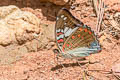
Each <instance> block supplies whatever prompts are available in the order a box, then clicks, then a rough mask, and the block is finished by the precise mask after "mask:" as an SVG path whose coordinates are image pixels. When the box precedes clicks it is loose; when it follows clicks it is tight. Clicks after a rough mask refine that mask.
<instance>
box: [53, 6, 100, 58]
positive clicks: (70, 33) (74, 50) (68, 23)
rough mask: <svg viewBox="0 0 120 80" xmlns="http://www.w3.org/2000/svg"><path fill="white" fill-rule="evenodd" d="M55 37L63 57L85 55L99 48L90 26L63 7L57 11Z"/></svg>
mask: <svg viewBox="0 0 120 80" xmlns="http://www.w3.org/2000/svg"><path fill="white" fill-rule="evenodd" d="M55 37H56V43H57V46H58V48H59V53H60V54H59V55H61V56H63V57H65V58H80V57H85V56H89V55H90V54H91V53H97V52H99V51H100V50H101V47H100V45H99V42H98V40H97V37H96V35H95V34H94V32H93V31H92V30H91V28H90V27H88V26H87V25H84V24H83V23H82V22H81V21H80V20H78V19H76V18H75V17H74V16H73V15H72V14H71V13H70V12H69V11H68V10H67V9H65V8H62V9H61V10H60V11H59V12H58V15H57V19H56V25H55Z"/></svg>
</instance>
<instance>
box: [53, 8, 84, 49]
mask: <svg viewBox="0 0 120 80" xmlns="http://www.w3.org/2000/svg"><path fill="white" fill-rule="evenodd" d="M78 24H79V26H83V23H82V22H80V21H79V20H78V19H76V18H75V17H73V16H72V14H71V13H70V12H69V11H68V10H67V9H64V8H62V9H61V10H60V11H59V12H58V14H57V19H56V25H55V26H56V29H55V30H56V31H55V36H56V41H57V45H58V47H59V48H60V49H62V46H63V44H64V42H65V41H66V39H67V38H68V37H69V36H70V35H71V34H72V33H73V32H74V31H76V30H77V29H78V27H79V26H78Z"/></svg>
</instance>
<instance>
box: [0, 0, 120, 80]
mask: <svg viewBox="0 0 120 80" xmlns="http://www.w3.org/2000/svg"><path fill="white" fill-rule="evenodd" d="M33 3H34V2H33ZM76 3H79V4H80V5H79V7H76V9H75V10H72V11H71V12H72V14H73V15H74V16H76V17H77V18H78V19H80V20H81V21H83V22H84V23H85V24H87V25H89V26H91V27H92V29H93V30H94V29H95V26H96V17H92V16H91V15H93V14H94V12H93V7H92V6H90V4H89V3H88V1H87V0H84V1H83V0H78V1H76ZM105 4H106V5H107V6H108V7H110V8H111V7H112V10H115V11H119V8H118V6H119V5H120V1H117V0H110V2H109V1H106V2H105ZM118 4H119V5H118ZM1 5H2V4H1ZM3 5H4V4H3ZM34 6H35V5H34ZM61 7H63V6H56V5H53V4H51V3H39V7H38V6H37V7H35V9H37V10H33V9H31V8H33V7H30V8H24V9H23V10H28V11H31V12H33V13H34V14H35V15H37V16H38V17H39V18H40V19H41V23H44V24H48V25H49V24H55V16H56V13H57V11H58V10H59V9H60V8H61ZM110 8H109V9H110ZM77 10H78V11H77ZM119 41H120V40H119ZM119 41H118V42H119ZM114 43H116V42H114ZM48 44H49V43H48ZM104 45H106V46H104ZM104 45H102V51H101V52H100V53H97V54H93V55H90V56H88V57H86V61H88V60H89V59H90V62H92V63H91V64H86V63H84V62H83V63H82V62H80V63H81V66H79V65H78V64H77V63H76V61H75V60H64V59H63V58H60V60H62V62H61V64H63V65H64V67H62V65H60V64H56V63H55V60H54V59H55V58H54V53H53V52H52V49H53V48H51V49H50V50H47V49H41V50H40V51H38V52H31V53H28V54H25V55H24V56H23V57H22V58H21V59H20V60H19V61H16V62H15V63H12V64H11V65H1V66H0V80H119V79H120V78H119V79H118V77H119V76H120V73H116V72H120V68H119V66H120V59H119V58H120V44H119V43H118V44H116V45H115V46H114V44H113V43H108V42H106V44H104ZM116 67H117V68H116ZM116 69H117V70H116ZM84 70H85V72H84ZM118 75H119V76H118ZM85 78H87V79H85Z"/></svg>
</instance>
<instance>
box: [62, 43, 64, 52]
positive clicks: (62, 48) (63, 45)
mask: <svg viewBox="0 0 120 80" xmlns="http://www.w3.org/2000/svg"><path fill="white" fill-rule="evenodd" d="M64 49H65V44H64V45H63V48H62V50H63V52H64Z"/></svg>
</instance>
